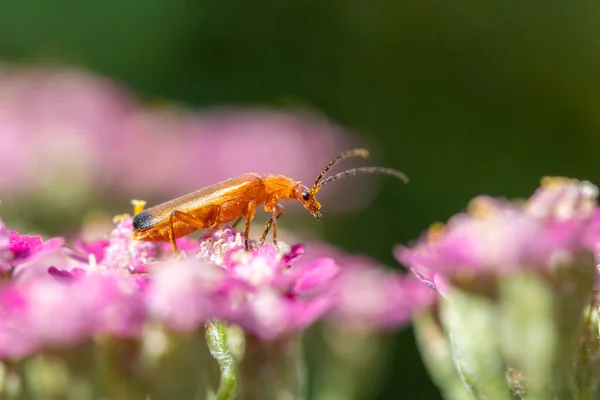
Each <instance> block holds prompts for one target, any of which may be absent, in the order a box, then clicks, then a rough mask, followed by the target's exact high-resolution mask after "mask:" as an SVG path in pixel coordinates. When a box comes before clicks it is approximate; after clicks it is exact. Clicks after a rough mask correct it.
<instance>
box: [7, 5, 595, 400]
mask: <svg viewBox="0 0 600 400" xmlns="http://www.w3.org/2000/svg"><path fill="white" fill-rule="evenodd" d="M599 17H600V3H599V2H595V1H585V0H570V1H565V0H563V1H554V0H544V1H523V0H519V1H517V0H502V1H500V0H495V1H490V2H481V1H476V0H459V1H444V0H372V1H368V2H365V1H358V0H346V1H342V0H329V1H323V0H319V1H317V0H304V1H286V0H278V1H274V0H254V1H241V0H195V1H192V0H135V1H121V0H104V1H94V2H92V1H89V0H84V1H82V0H53V1H50V0H36V1H31V0H18V1H17V0H0V57H1V58H3V59H9V60H19V61H25V62H37V61H46V62H47V61H50V62H52V61H60V62H67V63H72V64H76V65H83V66H86V67H89V68H92V69H93V70H95V71H98V72H100V73H103V74H107V75H109V76H111V77H114V78H116V79H119V80H121V81H122V82H125V83H127V84H129V85H130V86H131V87H132V88H133V89H134V90H136V91H137V92H138V93H139V94H140V95H142V96H145V97H148V98H154V97H155V96H158V97H166V98H169V99H172V100H177V101H181V102H183V103H186V104H189V105H192V106H201V107H202V106H210V105H219V104H238V105H243V104H249V105H256V104H258V105H269V106H287V105H300V106H302V107H308V108H312V109H316V110H319V111H320V112H323V113H325V114H326V115H327V116H328V117H329V118H331V119H333V120H334V121H336V122H338V123H340V124H342V125H344V126H346V127H348V128H350V129H352V130H355V131H358V132H360V133H362V134H363V135H364V136H365V137H366V139H367V141H368V142H369V145H370V146H371V147H373V148H375V149H376V152H377V153H378V154H379V155H380V157H379V158H380V159H383V161H384V162H385V164H386V165H387V166H391V167H395V168H398V169H401V170H403V171H406V172H407V174H408V175H409V176H410V177H411V180H412V182H411V184H410V186H409V187H402V186H400V185H397V184H396V182H390V181H388V180H386V183H385V184H384V188H383V190H382V191H381V193H380V194H379V196H378V197H377V199H376V201H375V202H374V203H373V204H372V205H370V207H368V208H367V209H364V210H362V211H360V212H356V213H354V214H350V215H340V216H332V217H331V218H329V219H328V223H327V224H322V225H321V226H320V229H323V230H324V232H325V235H326V237H327V238H328V239H329V240H331V241H332V242H334V243H338V244H340V245H341V246H343V247H345V248H347V249H349V250H352V251H354V252H362V253H367V254H370V255H373V256H375V257H378V258H379V259H381V260H382V261H385V262H386V263H388V264H390V265H395V263H394V261H393V258H392V256H391V248H392V246H393V245H394V244H396V243H399V242H407V241H410V240H412V239H414V238H416V237H417V236H418V235H419V233H420V232H421V231H422V230H423V229H425V228H426V227H427V226H428V225H429V224H430V223H432V222H434V221H437V220H445V219H446V218H448V217H449V216H450V215H452V214H453V213H455V212H457V211H459V210H460V209H462V208H463V207H464V206H465V204H466V203H467V201H468V200H469V198H471V197H473V196H474V195H477V194H480V193H487V194H492V195H498V196H508V197H515V196H526V195H528V194H529V193H530V192H531V191H532V190H533V189H534V188H535V187H536V185H537V183H538V181H539V179H540V177H542V176H543V175H548V174H550V175H555V174H560V175H568V176H574V177H579V178H587V179H591V180H592V181H596V182H600V179H599V178H600V169H598V168H597V167H596V163H597V158H598V154H599V149H600V143H599V140H600V136H599V135H598V132H600V129H599V128H600V113H599V110H600V90H599V89H600V87H599V86H600V85H599V84H600V74H599V73H598V71H600V29H598V20H599ZM0 90H2V89H1V88H0ZM390 216H393V220H394V221H398V222H397V223H395V224H394V225H390V224H389V223H388V222H389V221H390ZM382 227H387V228H382ZM382 385H384V386H385V390H384V391H383V392H381V393H379V394H377V396H378V398H382V399H383V398H390V399H391V398H397V397H399V396H400V395H401V394H402V395H403V398H409V399H425V398H438V395H437V394H436V391H435V389H434V388H433V387H432V386H431V384H430V383H429V382H428V379H427V377H426V375H425V373H424V370H423V367H422V366H421V364H420V361H419V360H418V354H417V352H416V350H415V347H414V344H413V338H412V335H411V333H410V332H405V333H403V334H401V335H399V340H398V341H397V342H396V346H395V348H394V354H393V355H392V356H391V361H390V365H389V376H388V380H387V381H386V382H382Z"/></svg>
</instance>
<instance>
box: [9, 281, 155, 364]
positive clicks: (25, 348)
mask: <svg viewBox="0 0 600 400" xmlns="http://www.w3.org/2000/svg"><path fill="white" fill-rule="evenodd" d="M138 298H139V292H138V290H137V288H136V287H135V286H134V285H133V282H132V281H131V280H129V279H126V277H125V276H123V275H120V274H114V273H113V274H107V273H98V272H96V273H88V274H85V275H81V276H79V277H78V279H77V280H75V281H63V280H56V279H54V278H53V277H52V276H51V275H48V276H47V277H45V278H42V277H39V278H38V279H35V280H29V281H27V282H25V283H22V284H19V283H14V284H6V285H5V286H4V287H2V288H0V358H21V357H23V356H26V355H28V354H31V353H32V352H36V351H39V350H41V349H45V348H51V349H59V348H64V347H67V346H73V345H74V344H77V343H80V342H82V341H84V340H85V339H87V338H89V337H90V336H91V335H94V334H110V335H112V336H117V337H131V336H136V335H138V334H139V333H140V332H141V327H142V323H143V321H144V318H143V316H144V310H143V303H142V302H141V301H140V300H139V299H138Z"/></svg>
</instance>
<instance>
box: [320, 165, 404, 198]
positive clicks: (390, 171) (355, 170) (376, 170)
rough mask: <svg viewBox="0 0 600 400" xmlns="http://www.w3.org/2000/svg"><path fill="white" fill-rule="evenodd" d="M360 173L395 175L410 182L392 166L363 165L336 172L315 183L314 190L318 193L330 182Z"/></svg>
mask: <svg viewBox="0 0 600 400" xmlns="http://www.w3.org/2000/svg"><path fill="white" fill-rule="evenodd" d="M358 174H385V175H393V176H395V177H397V178H399V179H401V180H402V181H403V182H404V183H408V177H407V176H406V175H404V173H402V172H400V171H396V170H395V169H391V168H381V167H361V168H352V169H349V170H347V171H344V172H340V173H339V174H335V175H333V176H330V177H329V178H327V179H325V180H322V181H321V182H319V183H317V184H315V186H313V192H314V193H316V192H318V191H319V190H321V188H322V187H323V186H325V185H327V184H328V183H330V182H333V181H337V180H338V179H340V178H343V177H345V176H348V175H352V176H354V175H358Z"/></svg>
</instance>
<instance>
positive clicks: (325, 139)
mask: <svg viewBox="0 0 600 400" xmlns="http://www.w3.org/2000/svg"><path fill="white" fill-rule="evenodd" d="M0 86H1V87H2V91H1V92H0V168H1V169H2V171H3V173H2V176H0V190H2V192H3V201H9V200H10V199H11V198H12V199H15V198H17V197H19V196H22V195H24V194H27V193H29V194H31V193H34V194H35V193H40V191H44V193H46V194H48V193H54V191H53V190H54V189H53V188H56V187H61V188H62V189H61V191H60V193H58V194H57V196H62V197H60V200H61V201H64V202H77V201H78V202H80V203H82V202H83V201H85V200H86V199H87V198H89V196H90V195H91V194H103V193H106V191H107V190H108V191H109V192H110V194H111V197H114V195H115V194H118V195H121V196H122V197H123V198H124V199H128V198H130V197H136V198H140V197H144V198H153V199H157V200H158V199H160V200H165V199H167V198H169V197H175V196H176V195H181V194H184V193H185V192H189V191H192V190H196V189H199V188H202V187H205V186H208V185H211V184H213V183H217V182H218V181H220V180H223V179H226V178H229V177H231V176H235V175H239V174H243V173H247V172H257V173H275V174H285V175H288V176H290V177H292V178H294V179H300V180H307V181H308V182H309V183H312V180H314V178H315V177H316V175H317V173H318V172H319V171H320V170H321V168H322V167H323V166H324V165H325V163H326V162H327V161H329V159H331V158H332V157H334V156H336V155H337V154H338V153H339V152H340V151H342V150H347V149H348V148H349V147H353V146H354V145H356V144H358V140H357V138H356V137H353V136H351V135H350V134H348V133H347V132H345V131H343V130H342V129H341V128H339V127H337V126H335V125H333V124H332V123H330V122H329V121H327V120H326V119H324V118H322V117H320V116H318V115H315V114H313V113H309V112H307V111H276V110H267V109H241V108H221V109H215V110H206V111H204V112H193V111H191V110H186V109H184V108H181V107H176V106H174V105H169V106H165V105H163V106H156V107H145V106H143V105H142V104H140V103H139V101H138V100H137V99H136V98H135V97H134V96H132V94H131V93H130V92H129V91H128V90H126V88H124V87H121V86H119V85H117V84H115V83H114V82H111V81H110V80H108V79H105V78H102V77H98V76H95V75H92V74H89V73H86V72H83V71H78V70H74V69H67V68H64V69H60V68H42V67H38V68H19V67H17V66H10V65H7V64H4V65H0ZM351 163H352V161H350V162H349V164H351ZM367 184H369V183H367ZM350 188H351V186H350V184H348V183H345V182H340V184H339V185H338V187H337V190H331V191H330V190H328V191H324V193H323V194H324V197H323V199H326V200H328V201H327V204H328V207H329V208H330V209H331V210H336V209H337V210H339V209H341V208H344V207H346V208H347V207H356V206H358V205H360V204H361V203H363V202H364V200H365V199H366V198H367V196H368V195H369V194H368V193H370V191H369V190H361V191H360V192H359V193H353V196H343V195H342V194H340V192H344V191H347V190H350ZM329 199H332V200H331V201H329ZM290 211H293V209H292V210H290Z"/></svg>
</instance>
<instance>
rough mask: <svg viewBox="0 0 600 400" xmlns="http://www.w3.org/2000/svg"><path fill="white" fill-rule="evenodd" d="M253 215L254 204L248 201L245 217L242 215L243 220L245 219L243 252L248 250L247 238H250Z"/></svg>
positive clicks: (254, 211)
mask: <svg viewBox="0 0 600 400" xmlns="http://www.w3.org/2000/svg"><path fill="white" fill-rule="evenodd" d="M254 214H256V202H255V201H254V200H250V201H249V202H248V209H247V211H246V215H244V218H245V219H246V229H245V230H244V250H246V251H248V250H250V246H249V243H248V238H249V237H250V222H252V220H253V219H254Z"/></svg>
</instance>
